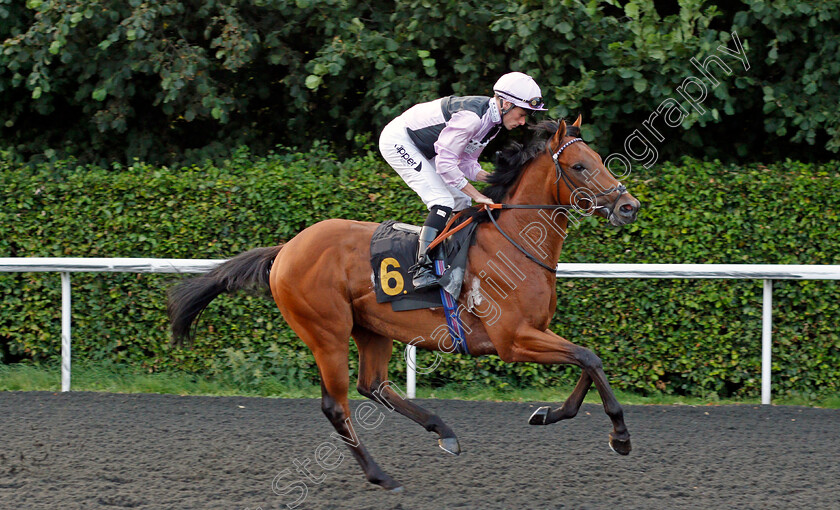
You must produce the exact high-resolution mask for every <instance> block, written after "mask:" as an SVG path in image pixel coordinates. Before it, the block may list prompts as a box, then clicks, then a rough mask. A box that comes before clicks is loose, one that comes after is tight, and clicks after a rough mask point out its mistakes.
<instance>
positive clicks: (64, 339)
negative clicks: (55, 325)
mask: <svg viewBox="0 0 840 510" xmlns="http://www.w3.org/2000/svg"><path fill="white" fill-rule="evenodd" d="M71 308H72V306H71V298H70V273H68V272H67V271H62V272H61V391H70V312H71Z"/></svg>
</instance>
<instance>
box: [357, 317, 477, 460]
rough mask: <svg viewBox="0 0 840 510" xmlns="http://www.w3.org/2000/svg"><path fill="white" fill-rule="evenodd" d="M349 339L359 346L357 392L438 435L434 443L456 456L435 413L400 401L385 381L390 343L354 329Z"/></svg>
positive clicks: (451, 435)
mask: <svg viewBox="0 0 840 510" xmlns="http://www.w3.org/2000/svg"><path fill="white" fill-rule="evenodd" d="M353 339H354V340H355V341H356V345H357V346H358V347H359V382H358V384H357V386H356V387H357V389H358V390H359V393H361V394H362V395H364V396H366V397H368V398H370V399H371V400H374V401H376V402H379V403H380V404H382V405H384V406H385V407H387V408H388V409H391V410H395V411H397V412H398V413H400V414H401V415H403V416H407V417H408V418H410V419H412V420H414V421H416V422H417V423H419V424H420V425H422V426H423V428H425V429H426V430H428V431H429V432H435V433H437V435H438V436H440V438H439V439H438V444H439V445H440V447H441V448H442V449H443V450H445V451H447V452H449V453H451V454H453V455H458V454H460V453H461V447H460V445H459V444H458V438H457V437H455V433H454V432H453V431H452V429H450V428H449V426H448V425H446V424H445V423H444V422H443V420H441V419H440V417H438V416H437V415H436V414H432V413H430V412H429V411H427V410H425V409H423V408H422V407H420V406H419V405H417V404H415V403H414V402H411V401H409V400H406V399H405V398H403V396H401V395H400V394H399V393H398V392H397V391H395V390H394V387H393V386H392V385H391V383H390V381H388V361H389V360H390V359H391V352H392V348H393V345H394V342H393V340H391V339H390V338H387V337H384V336H381V335H377V334H375V333H372V332H371V331H368V330H366V329H362V328H358V327H357V328H354V329H353Z"/></svg>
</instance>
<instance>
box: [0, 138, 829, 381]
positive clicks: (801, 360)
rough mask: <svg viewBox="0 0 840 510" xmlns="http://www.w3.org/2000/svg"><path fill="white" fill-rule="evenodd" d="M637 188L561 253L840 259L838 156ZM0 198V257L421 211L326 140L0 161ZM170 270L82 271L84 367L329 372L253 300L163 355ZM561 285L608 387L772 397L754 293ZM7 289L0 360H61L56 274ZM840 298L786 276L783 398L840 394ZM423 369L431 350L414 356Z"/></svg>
mask: <svg viewBox="0 0 840 510" xmlns="http://www.w3.org/2000/svg"><path fill="white" fill-rule="evenodd" d="M626 184H627V185H628V187H629V188H630V190H631V191H632V192H633V193H634V194H635V195H636V196H637V197H638V198H639V199H640V200H641V201H642V203H643V208H642V210H641V212H640V217H639V220H638V221H637V222H636V223H635V224H633V225H631V226H628V227H625V228H622V229H616V228H613V227H610V226H609V225H607V224H605V223H604V222H603V221H598V220H595V219H588V220H586V221H584V222H583V223H582V225H581V226H580V227H579V228H578V229H576V231H573V232H572V233H571V234H570V236H569V239H568V240H567V242H566V245H565V249H564V252H563V254H562V258H561V261H562V262H593V263H595V262H625V263H744V264H757V263H773V264H837V263H840V250H838V241H837V239H838V238H840V236H839V234H840V232H838V226H837V225H838V221H837V220H838V214H840V196H838V194H837V193H835V192H834V191H835V190H837V189H838V188H840V166H838V163H836V162H833V163H828V164H823V165H806V164H802V163H798V162H795V161H786V162H783V163H779V164H773V165H768V166H763V165H759V164H756V165H747V166H740V167H739V166H732V165H723V164H720V163H718V162H700V161H696V160H691V159H686V160H684V161H683V162H682V163H680V164H666V165H660V166H656V167H654V168H653V169H651V170H648V171H642V172H638V173H636V174H633V175H631V176H630V177H629V178H628V179H627V180H626ZM0 189H3V190H4V193H3V194H2V195H0V257H6V256H15V257H33V256H44V257H173V258H227V257H230V256H232V255H234V254H237V253H239V252H242V251H245V250H247V249H250V248H253V247H257V246H267V245H272V244H275V243H278V242H280V241H283V240H287V239H289V238H291V237H292V236H293V235H295V233H297V232H299V231H300V230H302V229H303V228H305V227H307V226H309V225H312V224H313V223H315V222H317V221H320V220H323V219H326V218H332V217H344V218H352V219H359V220H371V221H382V220H385V219H388V218H398V219H401V220H404V221H409V222H419V221H421V219H422V218H423V216H424V214H423V207H422V204H421V203H420V201H419V200H418V199H417V198H416V197H415V196H413V194H412V193H411V192H410V191H409V190H408V189H407V187H406V186H405V185H404V184H403V183H402V182H401V181H400V180H399V178H398V177H397V176H396V175H395V174H394V172H393V171H391V170H390V169H389V168H388V167H387V166H386V165H385V164H384V163H383V162H381V160H380V157H379V156H378V155H377V154H375V153H373V152H368V153H366V154H365V155H363V156H360V157H356V158H352V159H348V160H343V161H342V160H338V159H337V158H336V157H335V156H334V155H332V154H330V153H329V152H328V151H326V150H325V149H324V148H323V146H316V148H315V149H314V150H312V151H310V152H307V153H303V154H300V153H290V152H287V151H279V152H277V153H273V154H271V155H269V156H268V157H255V156H252V155H250V154H249V153H248V152H247V151H245V150H240V151H239V152H237V153H236V155H235V156H234V157H232V158H231V159H229V160H227V161H225V162H224V163H222V164H220V165H218V166H205V167H188V168H177V169H169V168H165V167H163V168H162V167H151V166H148V165H145V164H140V163H137V164H135V165H133V166H130V167H118V166H115V167H112V168H108V169H103V168H96V167H75V165H74V164H73V163H68V162H65V163H63V164H61V165H59V166H58V167H49V168H48V169H47V168H42V169H31V168H28V167H21V166H18V165H16V164H13V163H9V162H8V160H7V159H2V158H0ZM506 214H511V213H506ZM513 214H515V213H513ZM178 278H179V277H178V276H173V275H138V274H116V273H110V274H107V273H105V274H84V273H76V274H73V275H72V282H73V289H74V293H73V299H74V302H73V321H74V322H73V342H74V344H73V353H74V357H75V359H77V360H91V361H94V362H125V363H132V364H135V365H142V366H144V367H147V368H148V369H149V370H150V371H155V370H162V369H168V368H178V369H186V370H190V371H195V372H196V373H202V374H206V373H214V372H215V373H218V372H221V371H225V372H226V373H232V374H234V376H235V377H236V378H237V380H239V381H240V382H242V383H243V384H248V383H250V382H253V381H254V380H256V379H259V378H263V377H272V378H276V379H279V380H281V381H285V382H296V381H316V380H317V371H316V369H315V367H314V364H313V361H312V356H311V354H310V353H309V352H308V351H307V350H306V349H305V347H304V346H303V344H302V343H301V342H300V341H299V340H298V339H296V337H295V335H294V334H293V333H292V332H291V331H290V330H289V329H288V327H287V326H286V325H285V323H284V322H283V320H282V317H281V316H280V314H279V313H278V312H277V310H276V307H275V306H274V304H273V303H272V302H270V301H266V300H263V299H260V298H256V297H251V296H235V297H230V296H224V297H221V298H219V299H217V300H216V301H215V302H214V303H212V305H211V306H210V308H209V309H208V311H207V312H206V313H205V314H204V315H203V316H202V318H201V321H200V323H199V326H198V332H197V344H196V346H195V348H194V349H193V350H181V349H172V348H170V347H169V346H168V334H167V321H166V316H165V297H164V294H165V290H166V288H167V287H168V286H169V285H170V284H171V283H172V282H173V280H177V279H178ZM557 289H558V295H559V299H558V306H557V312H556V316H555V320H554V321H553V322H552V328H553V329H554V330H555V331H556V332H557V333H559V334H561V335H563V336H565V337H567V338H569V339H570V340H572V341H575V342H577V343H580V344H583V345H586V346H589V347H591V348H592V349H593V350H594V351H596V352H597V353H598V354H599V355H600V356H601V358H602V359H603V361H604V364H605V366H606V370H607V373H608V374H609V375H610V377H611V381H612V383H613V384H614V386H616V387H618V388H622V389H630V390H636V391H641V392H657V391H661V392H665V393H672V394H690V395H721V396H754V395H757V394H758V392H759V391H760V375H759V374H760V336H761V317H760V315H761V283H760V282H753V281H742V280H608V279H574V280H559V281H558V284H557ZM0 296H2V307H0V355H2V356H4V358H5V361H6V362H11V361H16V360H20V359H24V360H46V361H55V360H56V359H57V357H58V356H59V344H60V342H59V338H60V320H59V317H60V312H59V304H60V281H59V277H58V275H57V274H50V273H46V274H41V273H19V274H9V273H3V274H0ZM838 302H840V289H838V287H837V285H836V283H834V282H829V281H805V282H793V281H777V282H776V283H775V292H774V309H773V311H774V330H773V333H774V340H775V341H774V347H773V384H774V391H777V392H784V393H787V394H801V395H805V396H812V395H817V394H831V393H836V392H837V391H838V390H840V335H839V334H838V331H837V329H836V324H837V323H838V319H839V318H840V305H838ZM431 359H432V358H431V354H430V353H421V355H420V364H429V363H431ZM353 363H355V360H354V361H353ZM353 368H355V365H354V367H353ZM403 370H404V361H402V356H401V352H398V353H397V355H396V356H395V358H394V361H393V362H392V378H394V379H395V380H401V378H402V375H401V374H402V373H403ZM578 374H579V371H578V370H577V369H576V368H573V367H542V366H537V365H530V364H511V365H506V364H503V363H501V362H500V361H499V359H498V358H497V357H494V356H490V357H483V358H471V357H466V356H458V355H447V356H446V357H445V358H444V362H443V363H442V364H441V365H440V366H439V367H438V368H437V369H436V370H435V371H434V373H432V374H430V375H428V376H423V377H421V382H422V383H424V384H443V383H448V382H467V381H473V382H478V383H481V384H488V385H493V386H496V387H503V386H506V385H512V386H534V385H536V386H552V385H556V384H559V383H572V382H574V380H576V378H577V376H578Z"/></svg>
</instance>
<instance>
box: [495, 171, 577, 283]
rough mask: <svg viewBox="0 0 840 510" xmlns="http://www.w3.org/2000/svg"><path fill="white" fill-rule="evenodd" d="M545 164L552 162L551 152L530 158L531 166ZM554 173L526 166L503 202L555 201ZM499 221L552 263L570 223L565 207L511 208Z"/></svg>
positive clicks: (530, 202)
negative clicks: (549, 154) (532, 159)
mask: <svg viewBox="0 0 840 510" xmlns="http://www.w3.org/2000/svg"><path fill="white" fill-rule="evenodd" d="M545 159H547V160H548V162H547V163H546V161H545ZM546 164H549V165H553V162H552V160H551V158H550V156H548V155H544V156H539V157H538V158H536V159H535V160H534V161H532V162H531V166H534V165H546ZM553 174H554V172H551V171H546V170H543V169H537V168H526V169H524V170H523V171H522V175H521V177H520V178H519V181H518V182H517V183H516V184H515V185H514V186H513V187H512V188H511V190H510V192H509V193H508V196H507V199H506V200H505V201H504V202H505V203H508V204H515V205H556V203H557V200H556V199H555V197H554V195H555V193H556V189H557V188H556V184H555V182H554V177H553ZM561 185H562V183H561ZM498 223H499V226H500V227H501V228H502V230H504V231H505V232H506V233H507V234H508V235H510V236H511V237H512V238H513V239H514V240H515V241H517V242H519V241H520V240H521V241H522V243H521V244H522V245H523V246H524V247H530V248H532V249H533V250H534V253H533V255H535V256H536V257H537V258H540V259H542V260H543V262H545V263H546V264H548V265H551V266H553V265H554V264H556V263H557V260H558V259H559V258H560V251H561V250H562V248H563V241H564V240H565V239H566V229H567V227H568V217H567V213H566V211H565V210H563V209H510V210H508V211H506V212H503V213H502V214H500V215H499V220H498Z"/></svg>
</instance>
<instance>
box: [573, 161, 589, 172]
mask: <svg viewBox="0 0 840 510" xmlns="http://www.w3.org/2000/svg"><path fill="white" fill-rule="evenodd" d="M572 169H573V170H576V171H578V172H582V171H584V170H586V167H585V166H583V165H581V164H580V163H577V164H575V165H573V166H572Z"/></svg>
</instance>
